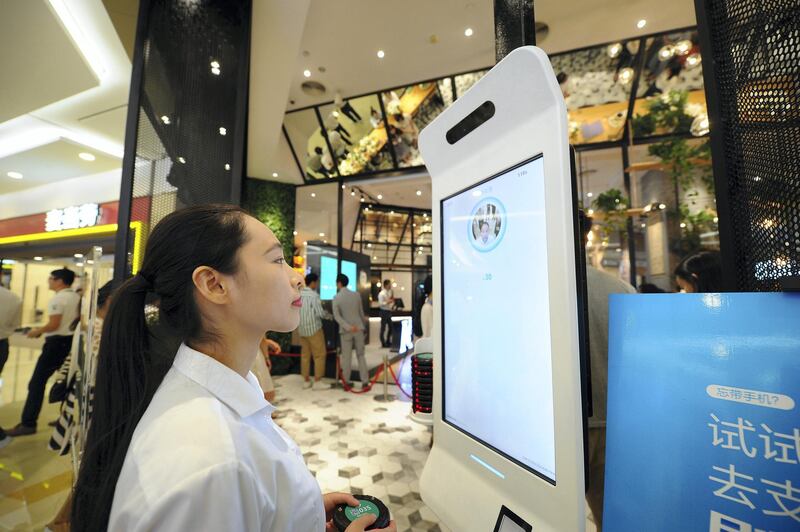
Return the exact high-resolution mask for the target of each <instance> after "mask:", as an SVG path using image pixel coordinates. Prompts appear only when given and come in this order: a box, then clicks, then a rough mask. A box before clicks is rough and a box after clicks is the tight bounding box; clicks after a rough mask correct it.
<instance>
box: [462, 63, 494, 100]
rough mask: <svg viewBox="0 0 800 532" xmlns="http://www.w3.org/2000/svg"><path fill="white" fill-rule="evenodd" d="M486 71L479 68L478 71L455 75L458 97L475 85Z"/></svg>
mask: <svg viewBox="0 0 800 532" xmlns="http://www.w3.org/2000/svg"><path fill="white" fill-rule="evenodd" d="M487 72H489V71H488V70H479V71H478V72H470V73H469V74H461V75H460V76H456V96H457V97H459V98H460V97H461V96H463V95H464V93H465V92H467V91H468V90H469V89H470V88H471V87H472V86H473V85H475V84H476V83H477V82H478V80H479V79H481V78H482V77H483V76H485V75H486V73H487Z"/></svg>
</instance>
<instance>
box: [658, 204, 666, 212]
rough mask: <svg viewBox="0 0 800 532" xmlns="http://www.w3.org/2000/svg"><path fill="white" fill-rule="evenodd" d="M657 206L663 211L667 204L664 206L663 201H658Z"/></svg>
mask: <svg viewBox="0 0 800 532" xmlns="http://www.w3.org/2000/svg"><path fill="white" fill-rule="evenodd" d="M658 208H659V209H661V210H662V211H663V210H664V209H666V208H667V206H666V205H664V204H663V203H659V204H658Z"/></svg>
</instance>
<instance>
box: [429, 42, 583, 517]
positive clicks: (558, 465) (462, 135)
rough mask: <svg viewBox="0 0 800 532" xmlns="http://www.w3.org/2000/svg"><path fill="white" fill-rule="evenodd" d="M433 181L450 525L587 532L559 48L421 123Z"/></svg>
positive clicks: (436, 500)
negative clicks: (554, 59)
mask: <svg viewBox="0 0 800 532" xmlns="http://www.w3.org/2000/svg"><path fill="white" fill-rule="evenodd" d="M420 149H421V151H422V154H423V157H424V159H425V164H426V166H427V167H428V170H429V171H430V174H431V179H432V185H433V202H434V206H433V227H434V239H433V253H434V262H433V275H434V279H435V281H436V282H435V283H434V285H435V297H434V301H436V302H437V308H436V311H435V325H436V326H435V327H434V329H435V334H434V338H433V354H434V364H433V367H434V384H435V385H434V405H433V414H434V445H433V449H432V451H431V454H430V457H429V459H428V462H427V463H426V465H425V469H424V472H423V474H422V478H421V482H420V485H421V491H422V498H423V500H424V501H425V503H426V504H427V505H428V506H430V507H431V509H432V510H433V511H434V512H436V514H437V515H438V516H439V518H440V519H441V520H442V521H443V522H444V524H445V525H446V526H448V527H449V528H450V529H452V530H458V531H459V532H469V531H476V532H477V531H480V532H485V531H487V530H495V531H502V532H517V531H525V530H528V531H529V530H534V531H535V532H545V531H576V530H583V529H584V523H585V516H584V453H583V441H584V435H583V431H584V424H583V418H582V408H581V371H580V367H581V363H580V356H579V334H578V311H577V305H576V301H577V296H576V260H575V243H574V242H575V240H574V227H573V214H572V213H573V208H574V205H573V195H572V188H571V176H570V157H569V145H568V135H567V112H566V108H565V105H564V99H563V97H562V94H561V91H560V89H559V86H558V83H557V81H556V78H555V75H554V73H553V69H552V67H551V65H550V61H549V59H548V58H547V55H546V54H545V53H544V52H543V51H542V50H540V49H539V48H536V47H531V46H528V47H523V48H519V49H517V50H515V51H513V52H512V53H511V54H509V55H508V56H507V57H506V58H505V59H503V60H502V61H501V62H500V63H498V64H497V66H495V67H494V68H493V69H492V70H491V71H490V72H489V73H488V74H487V75H486V76H485V77H483V78H482V79H481V80H480V81H479V82H478V83H477V84H476V85H475V86H474V87H473V88H472V89H471V90H469V91H468V92H467V93H466V94H464V95H463V96H460V97H459V99H458V100H457V101H456V102H455V103H454V104H453V105H452V106H451V107H450V108H449V109H447V110H446V111H445V112H444V113H442V114H441V115H440V116H439V117H438V118H437V119H436V120H434V121H433V123H431V124H430V125H429V126H428V127H427V128H426V129H425V130H424V131H423V132H422V134H421V135H420Z"/></svg>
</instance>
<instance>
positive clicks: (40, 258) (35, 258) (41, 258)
mask: <svg viewBox="0 0 800 532" xmlns="http://www.w3.org/2000/svg"><path fill="white" fill-rule="evenodd" d="M33 260H44V258H43V257H33Z"/></svg>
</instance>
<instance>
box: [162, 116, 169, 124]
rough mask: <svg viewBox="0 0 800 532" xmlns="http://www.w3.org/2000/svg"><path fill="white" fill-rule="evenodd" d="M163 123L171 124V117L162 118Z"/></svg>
mask: <svg viewBox="0 0 800 532" xmlns="http://www.w3.org/2000/svg"><path fill="white" fill-rule="evenodd" d="M161 121H162V122H164V123H165V124H167V125H169V124H170V119H169V117H168V116H167V115H164V116H162V117H161Z"/></svg>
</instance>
